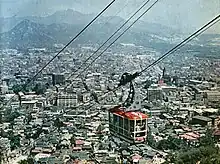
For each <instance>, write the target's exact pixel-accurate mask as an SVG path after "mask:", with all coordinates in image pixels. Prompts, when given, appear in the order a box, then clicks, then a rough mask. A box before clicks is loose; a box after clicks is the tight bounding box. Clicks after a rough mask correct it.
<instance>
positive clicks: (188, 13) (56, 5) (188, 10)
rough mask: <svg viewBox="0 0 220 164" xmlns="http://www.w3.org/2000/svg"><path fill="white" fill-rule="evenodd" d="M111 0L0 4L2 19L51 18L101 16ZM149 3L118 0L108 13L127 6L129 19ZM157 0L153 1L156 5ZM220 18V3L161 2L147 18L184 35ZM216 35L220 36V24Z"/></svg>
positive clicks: (2, 0)
mask: <svg viewBox="0 0 220 164" xmlns="http://www.w3.org/2000/svg"><path fill="white" fill-rule="evenodd" d="M110 1H111V0H0V6H1V9H0V12H1V13H0V16H12V15H16V16H27V15H48V14H52V13H54V12H55V11H57V10H65V9H74V10H77V11H80V12H83V13H97V12H99V11H100V10H101V9H102V8H104V6H105V5H107V4H108V3H109V2H110ZM144 1H146V0H116V2H115V4H114V5H113V6H112V7H111V8H110V9H109V10H108V11H107V12H106V14H107V15H114V14H115V13H117V11H118V10H122V9H123V6H124V5H126V4H127V3H128V6H127V7H126V8H124V10H123V11H122V12H121V13H120V16H122V17H124V18H126V17H128V14H130V13H131V12H132V11H134V10H135V9H137V8H138V7H139V6H140V5H141V4H142V3H143V2H144ZM153 1H155V0H151V2H153ZM218 14H220V0H160V1H159V3H158V4H157V5H156V6H155V7H154V8H152V10H151V11H150V12H149V13H148V14H147V15H146V16H145V17H144V18H143V20H145V21H147V22H156V23H160V24H163V25H167V26H172V27H175V28H178V29H179V30H180V31H182V32H192V31H193V30H195V29H197V28H198V27H199V26H201V25H203V24H204V23H206V22H207V21H209V20H210V19H212V18H213V17H214V16H216V15H218ZM212 31H215V32H217V33H220V23H218V26H215V27H214V28H213V29H212Z"/></svg>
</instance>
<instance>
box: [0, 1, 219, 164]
mask: <svg viewBox="0 0 220 164" xmlns="http://www.w3.org/2000/svg"><path fill="white" fill-rule="evenodd" d="M148 2H150V1H148ZM148 2H146V4H147V3H148ZM1 3H3V1H2V2H0V4H1ZM39 3H43V2H39ZM62 3H64V2H62ZM78 3H80V2H79V1H78ZM94 3H95V1H94ZM100 3H101V1H100ZM127 3H128V1H127ZM135 3H136V2H135ZM156 3H157V1H155V3H154V4H153V5H155V4H156ZM146 4H145V5H146ZM59 5H60V2H59ZM171 6H172V5H171ZM171 6H169V7H171ZM63 7H64V6H62V7H61V8H63ZM74 7H75V6H74ZM76 7H77V6H76ZM152 7H153V6H152ZM92 8H93V7H92ZM92 8H91V9H92ZM125 8H126V5H125ZM150 8H151V7H150ZM150 8H149V9H150ZM203 8H204V7H203ZM106 9H107V8H106ZM149 9H148V10H149ZM88 10H89V7H88ZM142 10H143V7H142ZM148 10H147V11H148ZM121 11H123V10H120V11H119V12H121ZM161 11H162V10H161ZM184 11H185V10H184ZM19 13H20V12H19ZM19 13H18V14H19ZM114 14H115V11H114ZM0 15H1V13H0ZM93 16H94V14H88V13H87V12H86V14H82V13H80V12H76V11H73V10H71V9H68V10H64V11H57V12H55V13H54V14H52V15H43V16H42V15H41V16H33V15H31V16H25V17H24V16H19V17H17V16H16V15H15V16H13V17H7V18H1V17H0V24H1V26H2V28H0V164H1V163H3V164H17V163H18V164H83V163H85V164H96V163H98V164H117V163H119V164H170V163H174V164H176V163H177V164H187V163H191V164H209V163H214V164H219V163H220V57H219V55H220V48H219V45H220V43H219V41H220V35H219V34H216V35H215V34H212V33H210V34H209V33H205V34H203V35H201V36H197V38H194V39H191V40H190V41H189V42H188V43H187V44H185V43H186V41H185V42H183V44H182V45H181V46H180V48H179V49H172V47H174V46H175V45H176V44H178V43H179V42H181V41H182V40H184V38H186V37H187V33H188V32H186V33H180V31H179V29H180V27H179V28H177V29H175V28H174V27H173V26H172V27H166V26H165V25H162V24H157V23H155V22H153V23H148V22H145V21H144V20H139V23H137V22H136V21H135V19H134V20H131V21H133V22H134V23H136V24H135V25H134V26H132V27H133V28H132V29H130V30H128V31H124V32H125V33H123V30H124V29H123V28H122V29H120V30H121V31H120V30H119V31H117V32H119V33H121V34H127V35H123V36H122V35H121V34H119V33H117V34H116V35H115V36H112V37H110V38H109V39H108V41H109V42H110V41H112V40H113V39H115V38H117V37H118V35H119V36H120V35H121V36H120V37H121V38H120V37H119V38H118V40H115V41H116V42H112V44H111V43H108V44H110V46H108V45H107V44H105V45H104V46H101V45H102V44H103V42H104V41H105V40H106V39H107V38H108V37H109V36H111V35H112V32H114V30H115V28H116V27H117V28H118V25H120V24H121V23H123V22H125V20H124V19H123V18H121V17H119V16H117V15H116V16H106V15H105V16H103V15H101V16H100V18H99V19H98V20H96V21H95V22H94V23H93V24H92V25H91V27H90V29H87V31H84V32H82V35H81V36H80V37H76V38H75V39H73V40H72V41H73V42H72V41H71V42H69V40H71V39H72V37H73V36H74V35H75V34H77V32H78V31H80V29H81V28H83V27H87V26H85V24H86V23H87V22H88V21H90V20H91V19H92V18H93ZM157 19H159V17H158V18H157ZM219 19H220V16H219ZM155 20H156V19H155ZM2 22H3V23H2ZM13 22H16V23H13ZM166 22H167V20H166ZM130 23H131V22H130ZM185 23H186V22H184V27H182V26H181V28H184V29H185V28H186V25H185ZM131 24H132V23H131ZM210 24H211V23H210ZM213 24H215V23H213ZM12 26H13V27H12ZM127 27H128V24H126V25H125V26H124V28H127ZM85 29H86V28H85ZM2 30H3V31H2ZM68 42H69V43H68ZM65 43H68V44H67V46H65ZM184 44H185V45H184ZM100 46H101V47H100ZM63 47H64V48H63ZM106 47H107V48H106ZM170 49H171V51H169V50H170ZM98 50H99V51H98ZM166 52H168V53H166ZM164 54H168V56H162V55H164ZM48 61H49V63H48ZM152 63H153V64H152ZM39 70H40V71H39Z"/></svg>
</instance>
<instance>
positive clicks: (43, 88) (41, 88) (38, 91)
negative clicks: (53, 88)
mask: <svg viewBox="0 0 220 164" xmlns="http://www.w3.org/2000/svg"><path fill="white" fill-rule="evenodd" d="M32 90H33V91H35V92H36V94H38V95H40V94H44V92H45V91H46V86H45V85H42V84H36V85H35V86H34V88H33V89H32Z"/></svg>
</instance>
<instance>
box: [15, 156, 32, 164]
mask: <svg viewBox="0 0 220 164" xmlns="http://www.w3.org/2000/svg"><path fill="white" fill-rule="evenodd" d="M18 163H19V164H34V159H33V158H31V157H28V159H24V160H21V161H20V162H18Z"/></svg>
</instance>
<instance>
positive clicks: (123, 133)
mask: <svg viewBox="0 0 220 164" xmlns="http://www.w3.org/2000/svg"><path fill="white" fill-rule="evenodd" d="M147 118H148V116H147V115H146V114H144V113H142V112H139V111H132V110H131V111H126V108H125V107H115V108H113V109H111V110H109V131H110V133H111V135H114V136H116V137H118V138H121V139H123V140H125V141H127V142H130V143H142V142H144V141H145V140H146V137H147Z"/></svg>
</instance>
